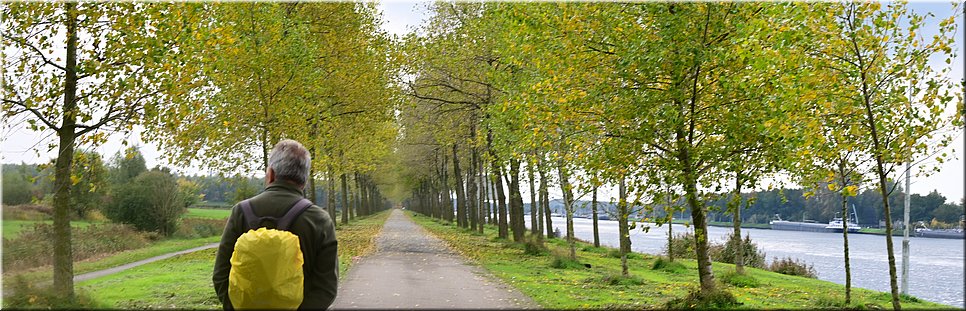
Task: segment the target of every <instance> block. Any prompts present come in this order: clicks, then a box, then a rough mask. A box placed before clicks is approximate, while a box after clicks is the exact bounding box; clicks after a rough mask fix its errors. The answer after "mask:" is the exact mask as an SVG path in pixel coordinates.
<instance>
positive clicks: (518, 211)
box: [510, 158, 527, 242]
mask: <svg viewBox="0 0 966 311" xmlns="http://www.w3.org/2000/svg"><path fill="white" fill-rule="evenodd" d="M524 221H525V220H524V218H523V195H522V194H521V193H520V160H517V159H512V158H511V159H510V227H511V228H512V229H513V241H514V242H523V235H524V234H525V232H526V231H527V227H526V225H525V224H524Z"/></svg>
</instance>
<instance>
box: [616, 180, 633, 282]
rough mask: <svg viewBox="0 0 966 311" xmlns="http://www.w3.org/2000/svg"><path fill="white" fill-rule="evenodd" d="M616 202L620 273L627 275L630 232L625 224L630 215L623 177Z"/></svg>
mask: <svg viewBox="0 0 966 311" xmlns="http://www.w3.org/2000/svg"><path fill="white" fill-rule="evenodd" d="M618 188H619V189H618V196H619V199H618V202H617V217H618V218H617V227H618V231H619V233H620V250H621V275H623V276H627V275H628V271H627V253H628V252H630V251H631V233H630V227H629V226H628V224H627V218H628V217H629V216H630V215H629V213H628V211H627V210H628V208H627V186H626V182H625V181H624V178H623V177H621V180H620V184H619V187H618Z"/></svg>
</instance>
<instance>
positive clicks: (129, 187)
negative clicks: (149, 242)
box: [103, 170, 187, 236]
mask: <svg viewBox="0 0 966 311" xmlns="http://www.w3.org/2000/svg"><path fill="white" fill-rule="evenodd" d="M114 190H115V191H114V196H113V200H112V201H111V202H110V203H109V204H107V205H105V206H104V210H103V212H104V216H107V218H108V219H110V220H111V221H114V222H119V223H125V224H130V225H132V226H134V227H135V228H137V229H138V230H141V231H153V232H158V233H159V234H161V235H163V236H171V235H172V234H174V233H175V231H176V230H177V224H178V219H179V218H180V217H181V215H182V214H184V213H185V212H186V211H187V206H185V203H186V202H187V200H185V199H184V198H182V196H183V191H181V189H179V186H178V182H177V179H176V178H175V177H174V176H173V175H171V174H170V173H168V172H166V171H163V170H152V171H148V172H144V173H141V174H140V175H138V176H137V177H136V178H134V180H133V182H131V183H127V184H121V185H117V186H116V187H115V189H114Z"/></svg>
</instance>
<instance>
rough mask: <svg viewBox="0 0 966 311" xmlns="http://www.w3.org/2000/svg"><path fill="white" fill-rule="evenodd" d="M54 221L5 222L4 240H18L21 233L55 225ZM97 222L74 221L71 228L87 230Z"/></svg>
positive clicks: (3, 223) (3, 224)
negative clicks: (39, 225)
mask: <svg viewBox="0 0 966 311" xmlns="http://www.w3.org/2000/svg"><path fill="white" fill-rule="evenodd" d="M53 223H54V221H53V220H4V221H3V222H2V224H0V226H3V238H4V239H13V238H16V237H17V235H19V234H20V232H22V231H24V230H26V229H29V228H31V227H33V226H34V225H36V224H48V225H50V224H53ZM94 223H95V222H90V221H83V220H72V221H71V222H70V226H71V227H74V228H86V227H88V226H90V225H91V224H94Z"/></svg>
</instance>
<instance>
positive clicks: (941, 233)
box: [915, 226, 966, 239]
mask: <svg viewBox="0 0 966 311" xmlns="http://www.w3.org/2000/svg"><path fill="white" fill-rule="evenodd" d="M915 236H917V237H921V238H937V239H966V232H964V231H963V229H935V230H934V229H929V228H926V227H925V226H921V227H919V228H916V233H915Z"/></svg>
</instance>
